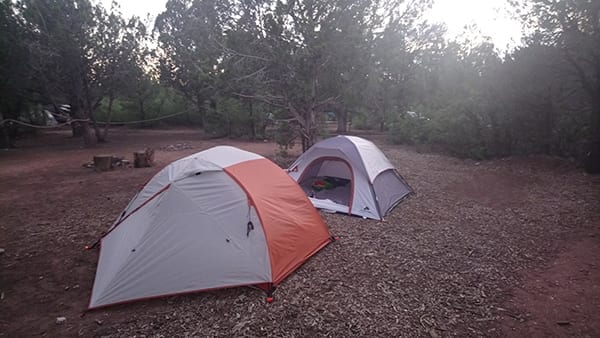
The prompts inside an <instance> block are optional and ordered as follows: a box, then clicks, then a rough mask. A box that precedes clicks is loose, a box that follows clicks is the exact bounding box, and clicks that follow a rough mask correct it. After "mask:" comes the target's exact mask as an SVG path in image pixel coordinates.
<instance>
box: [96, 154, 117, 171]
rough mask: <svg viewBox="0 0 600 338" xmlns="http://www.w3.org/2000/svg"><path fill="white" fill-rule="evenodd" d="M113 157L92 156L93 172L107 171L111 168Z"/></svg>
mask: <svg viewBox="0 0 600 338" xmlns="http://www.w3.org/2000/svg"><path fill="white" fill-rule="evenodd" d="M112 159H113V157H112V156H110V155H96V156H94V170H96V171H109V170H111V169H112V168H113V165H112V164H113V162H112Z"/></svg>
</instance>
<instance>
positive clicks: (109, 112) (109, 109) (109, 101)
mask: <svg viewBox="0 0 600 338" xmlns="http://www.w3.org/2000/svg"><path fill="white" fill-rule="evenodd" d="M113 100H114V97H113V96H112V95H110V96H109V97H108V115H107V117H106V124H104V136H103V137H104V139H105V140H107V139H108V127H109V126H110V121H111V120H112V105H113Z"/></svg>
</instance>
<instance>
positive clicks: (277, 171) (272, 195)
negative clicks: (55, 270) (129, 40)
mask: <svg viewBox="0 0 600 338" xmlns="http://www.w3.org/2000/svg"><path fill="white" fill-rule="evenodd" d="M331 240H332V237H331V235H330V233H329V230H328V229H327V226H326V225H325V223H324V222H323V220H322V219H321V217H320V215H319V213H318V212H317V211H316V210H315V208H314V207H313V206H312V204H311V203H310V201H309V200H308V199H307V197H306V195H305V194H304V192H303V191H302V189H300V187H299V186H298V185H297V184H296V182H294V181H293V180H292V179H291V178H290V177H289V176H288V175H286V173H285V171H284V170H282V169H281V168H279V167H278V166H277V165H275V164H274V163H273V162H271V161H270V160H268V159H266V158H264V157H262V156H260V155H257V154H254V153H251V152H247V151H244V150H240V149H237V148H234V147H229V146H218V147H214V148H211V149H208V150H205V151H202V152H199V153H196V154H193V155H191V156H188V157H185V158H182V159H180V160H177V161H175V162H173V163H171V164H169V165H168V166H166V167H165V168H164V169H162V170H161V171H160V172H158V173H157V174H156V175H155V176H154V177H153V178H152V179H151V180H150V181H149V182H148V183H147V184H146V185H145V186H144V187H143V188H142V190H141V191H140V192H139V193H138V194H137V195H136V196H135V197H134V198H133V199H132V200H131V201H130V203H129V205H128V206H127V207H126V208H125V210H124V211H123V212H122V213H121V215H120V217H119V218H118V220H117V221H116V222H115V223H114V225H113V226H112V227H111V228H110V229H109V231H108V232H107V233H106V234H105V235H104V236H103V237H102V239H101V241H100V258H99V261H98V267H97V271H96V277H95V280H94V286H93V290H92V295H91V300H90V304H89V308H90V309H93V308H98V307H103V306H107V305H111V304H117V303H123V302H129V301H133V300H139V299H144V298H153V297H159V296H165V295H173V294H181V293H189V292H196V291H202V290H208V289H216V288H226V287H234V286H242V285H256V286H259V287H261V288H263V289H265V291H267V292H268V293H270V292H271V291H272V290H273V288H274V287H275V286H277V285H278V284H279V283H281V281H282V280H283V279H284V278H285V277H286V276H288V275H289V274H290V273H292V272H293V271H294V270H295V269H296V268H298V267H299V266H300V265H301V264H302V263H304V262H305V261H306V260H307V259H308V258H310V257H311V256H312V255H313V254H315V253H316V252H317V251H319V250H320V249H321V248H323V247H324V246H325V245H327V244H328V243H330V242H331Z"/></svg>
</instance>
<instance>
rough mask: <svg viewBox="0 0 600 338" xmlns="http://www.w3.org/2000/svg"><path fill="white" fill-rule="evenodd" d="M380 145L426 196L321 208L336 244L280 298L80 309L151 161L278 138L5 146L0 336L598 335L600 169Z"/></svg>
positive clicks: (150, 137) (179, 136) (218, 297)
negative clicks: (119, 162)
mask: <svg viewBox="0 0 600 338" xmlns="http://www.w3.org/2000/svg"><path fill="white" fill-rule="evenodd" d="M366 137H367V138H372V137H371V136H366ZM375 141H376V143H378V145H380V146H381V148H382V150H383V151H384V153H386V155H387V156H388V157H389V158H390V160H391V161H392V162H393V163H394V164H395V165H396V166H397V168H398V170H399V171H400V173H401V174H402V175H403V176H404V177H405V178H406V180H407V181H408V182H409V184H411V185H412V187H413V188H414V189H415V191H416V194H415V195H413V196H412V197H411V198H410V199H409V200H407V201H405V202H404V203H402V204H400V206H398V207H397V208H396V209H395V210H394V211H393V212H392V213H391V215H390V216H389V217H388V219H386V221H385V222H383V223H382V222H376V221H372V220H363V219H361V218H357V217H348V216H344V215H339V214H336V215H331V214H323V217H324V218H325V221H326V223H327V224H328V225H329V227H330V229H331V231H332V232H333V233H334V234H336V235H338V236H340V237H341V238H340V240H339V241H338V242H335V243H333V244H331V245H329V246H328V247H326V248H325V249H324V250H322V251H321V252H319V253H318V254H317V255H316V256H315V257H313V258H312V259H310V260H309V261H308V262H307V263H306V264H305V265H304V266H302V267H301V268H300V269H299V270H298V271H296V272H295V273H293V274H292V275H291V276H290V277H289V278H288V279H287V280H285V281H284V282H283V283H282V284H281V286H280V288H279V289H278V290H277V292H276V293H275V302H274V303H272V304H266V303H265V301H264V295H263V294H262V292H259V291H256V290H253V289H250V288H236V289H229V290H220V291H214V292H205V293H198V294H194V295H188V296H180V297H171V298H165V299H157V300H153V301H144V302H138V303H133V304H130V305H125V306H116V307H113V308H108V309H105V310H98V311H94V312H90V313H88V314H86V315H85V317H83V318H80V317H79V315H80V314H81V312H82V311H83V310H84V309H85V308H86V306H87V301H88V299H89V295H90V292H91V287H92V281H93V279H94V273H95V268H96V262H97V251H96V250H93V251H84V247H85V245H88V244H91V243H93V242H94V241H95V240H96V239H97V238H98V237H99V236H100V235H101V233H102V232H103V231H104V230H106V229H107V228H108V227H109V226H110V224H111V223H112V221H113V220H114V219H115V217H116V216H117V215H118V213H119V212H120V211H121V210H122V209H123V208H124V207H125V205H126V203H127V202H128V201H129V199H130V198H131V197H132V196H133V195H134V194H135V192H136V191H137V190H138V189H139V188H140V187H141V185H142V184H144V183H145V182H146V181H147V180H148V179H149V178H150V177H151V176H152V175H153V174H154V173H155V172H157V171H158V170H159V169H160V168H162V166H163V165H165V164H167V163H169V162H171V161H173V160H175V159H177V158H180V157H183V156H185V155H188V154H191V153H194V152H197V151H200V150H202V149H206V148H208V147H211V146H214V145H217V144H230V145H234V146H237V147H240V148H243V149H246V150H249V151H253V152H257V153H260V154H263V155H265V156H268V157H272V156H273V155H274V153H275V151H276V149H277V148H276V146H275V145H274V144H273V143H265V142H242V141H233V140H221V139H219V140H205V139H203V138H202V135H201V134H200V133H198V132H196V131H193V130H159V131H155V130H153V131H149V130H118V131H115V132H114V133H113V136H112V142H111V143H109V144H106V145H101V146H99V147H98V148H95V149H81V148H80V143H79V141H78V140H74V139H70V138H68V132H63V131H60V132H52V133H46V134H44V135H41V136H39V137H36V138H33V139H29V140H25V141H23V142H22V143H21V144H20V145H21V147H22V148H21V149H17V150H10V151H2V152H0V248H4V249H5V250H6V251H5V253H4V254H2V255H0V267H1V270H0V292H1V294H0V295H1V296H2V297H0V298H1V299H0V336H11V337H12V336H25V335H45V336H78V335H81V336H102V335H109V336H134V335H138V336H139V335H149V334H162V335H164V336H174V335H178V336H183V335H201V336H215V335H226V336H231V335H235V336H241V335H249V336H257V335H273V336H323V335H329V336H433V337H437V336H449V335H457V336H478V335H485V336H506V335H513V336H523V335H534V336H540V337H544V336H549V335H551V336H563V335H564V336H572V335H577V336H586V335H587V336H598V335H600V305H599V299H600V291H599V287H600V274H599V273H598V271H599V270H598V264H599V263H598V257H599V256H600V178H599V177H591V176H587V175H585V174H583V173H581V172H580V171H579V170H577V169H575V168H573V167H572V165H570V164H569V163H567V162H565V161H560V160H556V159H550V158H511V159H507V160H495V161H486V162H481V163H476V162H474V161H469V160H458V159H454V158H450V157H445V156H441V155H431V154H419V153H416V152H414V151H412V150H411V149H408V148H405V147H397V146H392V145H389V144H387V143H386V142H385V140H384V139H383V138H381V137H377V139H376V140H375ZM177 144H179V145H180V146H179V147H174V148H173V147H169V146H175V145H177ZM145 146H150V147H153V148H155V149H156V153H155V159H156V161H157V165H156V166H155V167H153V168H144V169H132V168H123V169H116V170H114V171H111V172H106V173H96V172H94V171H93V170H91V169H86V168H83V167H82V164H83V163H85V162H88V161H89V160H90V159H91V157H92V156H93V155H94V154H101V153H105V154H110V155H118V156H127V157H128V158H131V154H132V152H133V151H136V150H140V149H142V148H144V147H145ZM296 151H297V150H296ZM296 153H297V152H296ZM60 316H64V317H66V318H67V319H66V322H65V323H63V324H62V325H57V324H56V323H55V321H56V318H57V317H60Z"/></svg>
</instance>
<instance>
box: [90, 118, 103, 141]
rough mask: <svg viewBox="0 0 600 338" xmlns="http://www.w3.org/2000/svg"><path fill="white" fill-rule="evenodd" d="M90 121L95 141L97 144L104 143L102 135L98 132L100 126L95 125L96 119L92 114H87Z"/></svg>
mask: <svg viewBox="0 0 600 338" xmlns="http://www.w3.org/2000/svg"><path fill="white" fill-rule="evenodd" d="M89 116H90V120H91V121H92V127H94V133H95V134H96V141H97V142H98V143H105V142H106V139H104V134H103V133H102V131H101V130H100V126H99V125H98V123H96V118H95V117H94V113H92V112H90V113H89Z"/></svg>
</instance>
